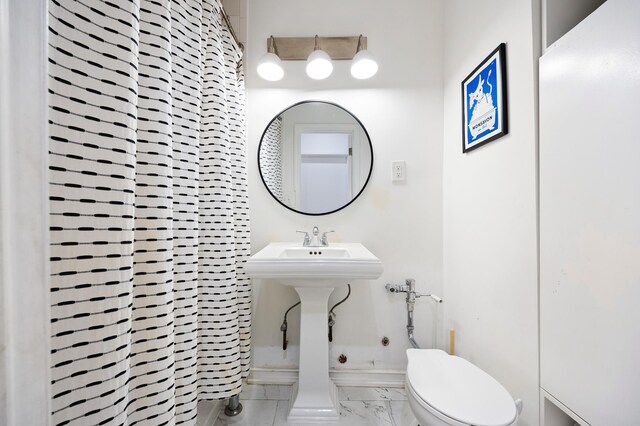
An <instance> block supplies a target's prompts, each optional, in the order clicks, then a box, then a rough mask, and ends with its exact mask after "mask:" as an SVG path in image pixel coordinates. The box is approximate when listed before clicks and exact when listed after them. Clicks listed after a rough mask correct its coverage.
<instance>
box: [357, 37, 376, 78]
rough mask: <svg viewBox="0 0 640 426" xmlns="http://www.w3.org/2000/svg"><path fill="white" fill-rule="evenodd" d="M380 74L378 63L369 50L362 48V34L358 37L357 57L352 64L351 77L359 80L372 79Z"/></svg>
mask: <svg viewBox="0 0 640 426" xmlns="http://www.w3.org/2000/svg"><path fill="white" fill-rule="evenodd" d="M377 72H378V63H377V62H376V60H375V59H374V58H373V55H372V54H371V53H369V51H368V50H367V49H363V48H362V34H360V37H358V47H357V48H356V56H354V57H353V61H352V62H351V75H352V76H353V77H354V78H357V79H358V80H366V79H367V78H371V77H373V76H374V75H376V73H377Z"/></svg>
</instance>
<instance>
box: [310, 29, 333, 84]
mask: <svg viewBox="0 0 640 426" xmlns="http://www.w3.org/2000/svg"><path fill="white" fill-rule="evenodd" d="M332 72H333V64H332V63H331V57H329V55H328V54H327V52H325V51H324V50H322V49H320V48H319V47H318V36H317V35H316V36H315V38H314V46H313V52H311V54H310V55H309V57H308V58H307V75H308V76H309V77H311V78H312V79H314V80H324V79H325V78H327V77H329V76H330V75H331V73H332Z"/></svg>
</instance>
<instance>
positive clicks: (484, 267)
mask: <svg viewBox="0 0 640 426" xmlns="http://www.w3.org/2000/svg"><path fill="white" fill-rule="evenodd" d="M537 14H539V2H537V1H536V0H533V1H532V0H517V1H516V0H514V1H508V2H507V1H498V0H482V1H477V2H473V5H471V2H468V1H464V0H448V1H446V2H445V8H444V17H445V18H444V29H445V30H444V34H445V35H444V157H443V158H444V164H443V168H444V174H443V205H444V210H443V211H444V213H443V222H444V231H443V232H444V234H443V242H444V243H443V256H444V269H443V274H444V289H445V293H444V300H445V306H444V309H445V314H444V325H445V327H446V328H449V327H453V328H455V329H456V332H457V334H456V337H457V340H456V349H457V353H458V354H459V355H461V356H463V357H464V358H467V359H469V360H470V361H471V362H473V363H474V364H476V365H478V366H479V367H481V368H482V369H484V370H485V371H487V372H488V373H489V374H491V375H492V376H493V377H495V378H496V379H497V380H498V381H500V382H501V383H502V384H503V385H504V386H505V387H506V388H507V389H508V390H509V392H510V393H511V395H512V396H513V397H514V398H522V399H523V401H524V411H523V413H522V417H521V421H520V423H519V424H520V425H521V426H533V425H537V424H538V309H537V297H538V294H537V291H538V287H537V282H538V275H537V218H536V211H537V205H536V179H537V178H536V167H537V164H536V149H537V143H536V129H537V123H536V118H535V117H536V90H537V89H536V86H535V83H534V82H535V79H536V74H535V72H534V70H535V69H536V68H537V56H538V54H537V48H536V47H535V46H537V44H538V39H539V30H536V29H535V27H536V26H534V23H535V22H537V21H538V18H539V16H538V15H537ZM501 42H506V44H507V55H506V56H507V79H508V82H507V85H508V96H509V100H508V104H509V134H508V135H506V136H504V137H502V138H501V139H498V140H496V141H493V142H490V143H489V144H487V145H485V146H483V147H481V148H478V149H477V150H474V151H472V152H470V153H467V154H463V153H462V143H461V137H462V135H461V132H462V130H461V127H462V125H461V114H462V113H461V93H460V90H461V89H460V83H461V81H462V80H463V79H464V78H465V77H466V76H467V75H468V74H469V73H470V72H471V71H472V70H473V69H474V68H475V67H476V66H477V65H478V64H479V63H480V61H482V60H483V59H484V58H485V57H486V56H487V55H488V54H489V53H490V52H491V51H492V50H493V49H495V48H496V47H497V46H498V45H499V44H500V43H501Z"/></svg>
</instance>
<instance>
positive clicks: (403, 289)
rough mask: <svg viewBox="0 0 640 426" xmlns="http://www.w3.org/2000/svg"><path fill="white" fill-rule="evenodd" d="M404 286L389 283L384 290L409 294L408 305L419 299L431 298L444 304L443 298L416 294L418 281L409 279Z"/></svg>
mask: <svg viewBox="0 0 640 426" xmlns="http://www.w3.org/2000/svg"><path fill="white" fill-rule="evenodd" d="M404 282H405V284H404V285H400V284H392V283H387V284H386V285H385V286H384V288H385V289H386V290H387V291H388V292H390V293H407V303H413V302H415V300H416V299H417V298H418V297H430V298H432V299H433V300H435V301H436V302H437V303H442V298H440V297H438V296H436V295H435V294H420V293H416V280H414V279H413V278H407V279H406V280H405V281H404Z"/></svg>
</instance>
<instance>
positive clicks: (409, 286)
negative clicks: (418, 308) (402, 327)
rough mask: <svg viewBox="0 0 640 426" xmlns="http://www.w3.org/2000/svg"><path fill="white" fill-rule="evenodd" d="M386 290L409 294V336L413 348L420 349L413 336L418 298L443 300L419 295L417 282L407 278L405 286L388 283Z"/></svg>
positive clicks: (438, 301)
mask: <svg viewBox="0 0 640 426" xmlns="http://www.w3.org/2000/svg"><path fill="white" fill-rule="evenodd" d="M384 288H385V289H386V290H387V291H388V292H390V293H407V298H406V302H407V336H408V338H409V343H411V346H412V347H414V348H416V349H420V345H418V342H416V339H415V337H414V335H413V331H414V329H415V327H414V325H413V308H414V305H415V302H416V299H417V298H418V297H430V298H432V299H433V300H435V301H436V303H442V299H441V298H440V297H438V296H436V295H435V294H418V293H416V280H414V279H413V278H407V279H406V280H405V285H398V284H391V283H387V284H386V285H385V286H384Z"/></svg>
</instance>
